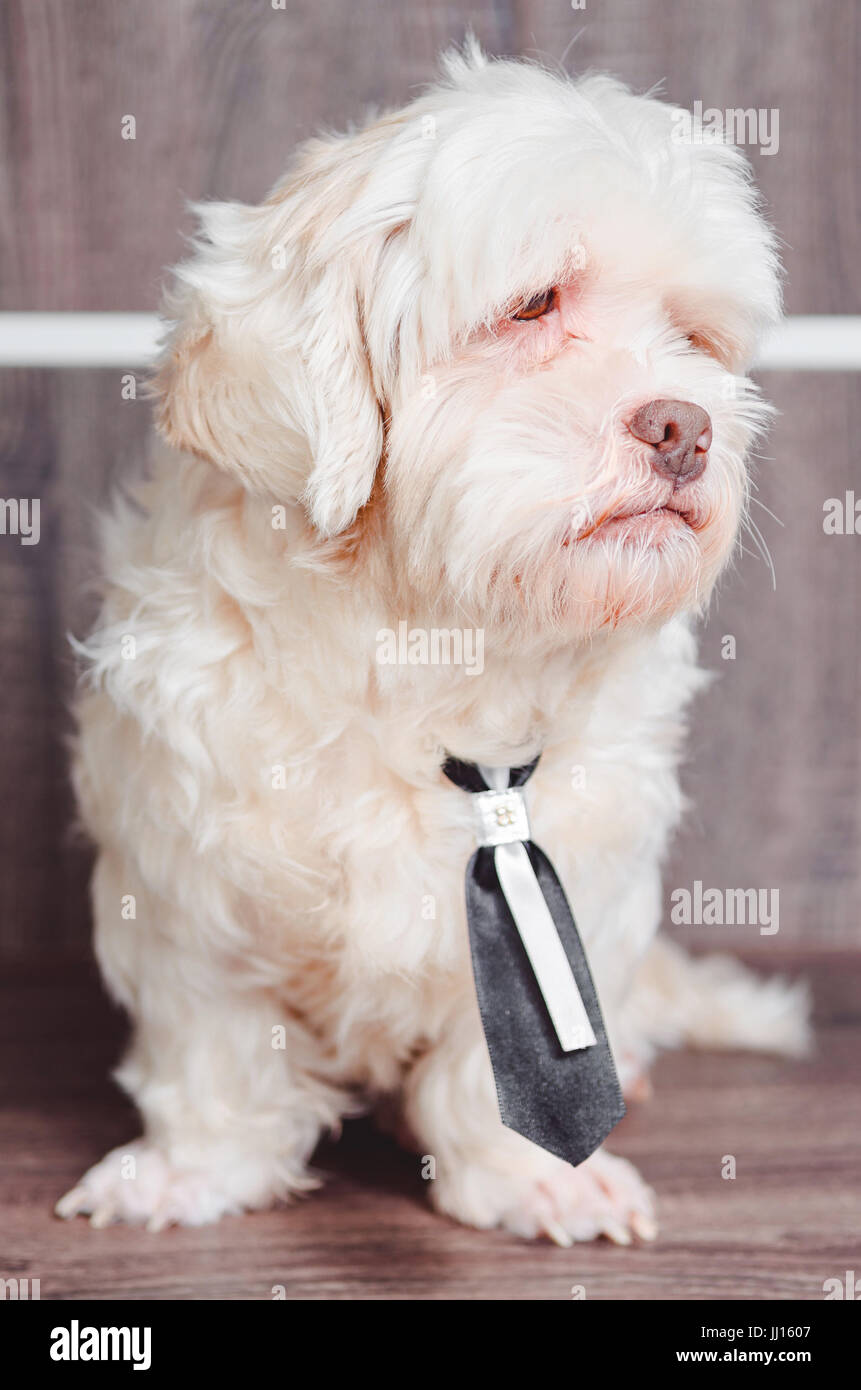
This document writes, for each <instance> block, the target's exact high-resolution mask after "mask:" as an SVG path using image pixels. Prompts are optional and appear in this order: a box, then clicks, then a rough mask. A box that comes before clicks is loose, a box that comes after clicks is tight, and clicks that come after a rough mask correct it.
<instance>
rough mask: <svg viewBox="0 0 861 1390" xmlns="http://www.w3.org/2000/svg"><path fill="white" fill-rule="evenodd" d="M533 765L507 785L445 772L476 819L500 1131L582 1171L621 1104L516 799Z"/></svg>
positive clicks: (480, 938)
mask: <svg viewBox="0 0 861 1390" xmlns="http://www.w3.org/2000/svg"><path fill="white" fill-rule="evenodd" d="M537 764H538V759H537V758H536V759H535V761H534V762H532V763H529V764H528V765H527V766H525V767H517V768H512V769H510V770H508V772H507V775H506V773H505V772H504V771H503V770H500V769H493V770H491V769H485V768H479V767H478V766H477V765H476V764H475V763H465V762H460V761H458V760H457V759H455V758H449V759H447V761H446V762H445V764H444V766H443V772H444V773H445V775H446V777H448V778H449V780H450V781H452V782H454V783H455V785H456V786H458V787H460V788H461V789H462V790H463V791H465V792H469V793H471V794H472V796H473V800H474V805H475V810H476V827H477V839H478V848H477V849H476V851H475V853H474V854H473V856H472V858H471V859H470V861H469V865H468V867H467V871H466V911H467V920H468V923H469V942H470V950H471V954H472V968H473V975H474V977H475V989H476V994H477V995H478V1007H479V1010H480V1013H481V1021H482V1024H483V1026H484V1035H485V1038H486V1040H487V1047H488V1051H489V1052H490V1060H491V1065H492V1067H493V1075H494V1080H495V1082H496V1093H497V1097H498V1099H499V1113H500V1116H501V1118H502V1122H503V1124H505V1125H507V1126H508V1127H509V1128H510V1129H514V1130H516V1131H517V1132H518V1133H519V1134H522V1135H524V1136H525V1137H526V1138H527V1139H531V1140H532V1142H533V1143H535V1144H539V1145H540V1146H541V1147H542V1148H543V1149H548V1150H549V1151H550V1152H551V1153H554V1154H556V1155H557V1156H558V1157H559V1158H562V1159H565V1161H566V1162H568V1163H573V1164H577V1163H582V1162H583V1160H584V1159H585V1158H588V1157H589V1155H590V1154H591V1153H594V1151H595V1149H597V1148H598V1146H599V1145H600V1144H601V1143H603V1141H604V1139H606V1137H607V1135H608V1134H609V1133H610V1130H611V1129H612V1128H613V1127H614V1125H616V1124H618V1122H619V1120H621V1118H622V1116H623V1115H624V1113H625V1102H624V1101H623V1099H622V1092H621V1089H620V1087H619V1080H618V1077H617V1075H616V1068H615V1065H614V1063H613V1055H612V1053H611V1051H610V1045H609V1043H608V1041H607V1033H606V1029H605V1027H604V1020H603V1018H602V1016H601V1009H600V1006H599V1004H598V997H597V995H596V993H595V986H594V984H593V982H592V976H591V974H590V971H589V966H588V963H587V961H586V955H585V952H584V950H583V943H582V942H581V940H580V934H579V932H578V931H577V927H576V924H575V922H574V918H573V916H572V914H571V909H570V908H569V906H568V901H567V899H566V897H565V893H564V892H563V889H562V885H561V884H560V882H559V879H558V878H557V877H556V873H555V871H554V869H553V866H552V864H551V863H550V861H549V859H548V858H547V856H546V855H545V854H543V853H542V851H541V850H540V849H539V848H538V847H537V845H534V844H533V843H532V840H531V839H530V832H529V822H528V819H527V816H526V804H525V799H524V796H523V792H522V790H521V788H522V787H523V786H524V784H525V783H526V782H527V781H528V779H529V778H530V777H531V775H532V773H533V772H534V771H535V768H536V766H537ZM500 772H501V773H502V775H501V777H500V776H499V774H500ZM487 779H493V782H494V786H491V785H489V781H488V780H487ZM500 780H501V781H502V783H503V785H502V786H500V785H499V781H500Z"/></svg>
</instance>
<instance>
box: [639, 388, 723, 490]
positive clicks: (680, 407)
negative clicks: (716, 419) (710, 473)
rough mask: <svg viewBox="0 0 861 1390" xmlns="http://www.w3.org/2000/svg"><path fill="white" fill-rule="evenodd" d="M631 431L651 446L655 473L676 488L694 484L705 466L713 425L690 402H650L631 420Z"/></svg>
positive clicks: (701, 411) (697, 407)
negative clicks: (671, 480)
mask: <svg viewBox="0 0 861 1390" xmlns="http://www.w3.org/2000/svg"><path fill="white" fill-rule="evenodd" d="M628 429H629V430H630V431H631V433H632V435H633V436H634V438H635V439H641V440H642V441H643V443H644V444H651V446H652V449H651V458H650V462H651V465H652V467H653V468H654V470H655V472H656V473H662V474H663V476H664V477H665V478H672V479H673V480H674V482H675V483H676V485H677V486H682V485H683V484H684V483H690V482H693V480H694V478H698V477H699V476H700V474H701V473H702V471H703V469H704V468H705V466H706V456H707V454H708V451H709V449H710V447H711V442H712V422H711V420H710V419H709V417H708V415H707V414H706V412H705V411H704V410H703V409H702V408H701V407H700V406H698V405H693V404H692V402H691V401H649V402H648V403H647V404H646V405H641V406H640V409H639V410H638V411H637V412H636V413H635V414H634V415H632V416H631V418H630V420H629V421H628Z"/></svg>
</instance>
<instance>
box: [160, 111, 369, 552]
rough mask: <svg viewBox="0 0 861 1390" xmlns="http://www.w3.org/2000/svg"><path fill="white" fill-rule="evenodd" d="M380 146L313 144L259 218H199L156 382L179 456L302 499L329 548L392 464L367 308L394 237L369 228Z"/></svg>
mask: <svg viewBox="0 0 861 1390" xmlns="http://www.w3.org/2000/svg"><path fill="white" fill-rule="evenodd" d="M376 143H378V140H376V141H375V139H374V137H373V131H371V132H364V133H362V134H360V135H356V136H347V137H335V138H332V139H329V140H319V141H313V142H311V143H310V144H309V145H308V146H306V147H305V148H304V150H303V151H302V154H301V157H300V159H299V160H298V161H297V164H296V166H295V167H294V169H293V171H292V173H291V174H290V175H288V177H287V179H285V181H284V182H283V183H282V184H281V185H279V186H278V187H276V189H275V190H274V192H273V193H272V195H271V196H270V197H269V199H268V200H267V201H266V202H265V203H264V204H262V205H261V206H260V207H248V206H245V205H244V204H240V203H211V204H203V205H200V206H198V207H197V208H196V212H197V214H198V216H199V218H200V224H201V233H200V235H199V237H198V239H196V241H195V243H194V249H195V254H194V256H193V257H192V258H191V259H190V260H189V261H187V262H185V263H184V264H183V265H181V266H180V267H179V268H178V270H177V272H176V287H175V290H174V291H173V293H172V294H171V295H169V296H168V301H167V315H168V317H169V318H170V319H172V320H174V327H173V330H172V333H171V337H170V339H169V341H168V343H167V346H166V349H165V353H164V356H163V359H162V362H161V365H160V368H159V371H158V374H157V376H156V378H155V381H154V394H155V395H156V396H157V397H158V401H159V405H158V426H159V429H160V430H161V432H162V434H163V435H164V437H165V438H166V439H167V440H168V441H169V443H171V444H173V445H174V446H176V447H178V448H180V449H184V450H189V451H191V452H193V453H196V454H199V455H203V456H204V457H206V458H208V459H211V460H212V461H213V462H214V463H216V464H218V465H220V466H221V467H223V468H226V469H230V470H232V471H234V472H235V473H238V474H239V475H240V476H241V477H242V479H243V481H244V483H245V484H246V486H247V487H249V488H250V489H252V490H255V491H258V492H265V493H267V494H269V495H271V496H272V497H274V498H277V499H278V500H280V501H294V500H299V499H301V500H302V501H303V502H304V504H305V506H306V508H307V511H308V513H309V516H310V517H311V520H312V521H313V523H314V524H315V526H317V527H318V528H319V530H320V531H321V532H322V533H323V534H324V535H327V536H331V535H335V534H337V533H338V532H339V531H342V530H343V529H344V528H345V527H347V526H349V525H350V524H351V522H352V521H353V520H354V519H355V517H356V514H357V512H358V510H359V509H360V507H361V506H362V505H363V504H364V503H365V502H366V501H367V500H368V497H369V496H370V493H371V489H372V486H373V481H374V474H375V471H376V468H377V465H378V463H379V460H380V456H381V452H382V442H383V426H382V412H381V407H380V403H379V401H378V399H377V396H376V394H375V390H374V383H373V374H372V371H371V365H370V362H369V360H368V354H367V350H366V345H365V342H364V334H363V326H362V304H363V302H364V296H365V287H366V286H367V285H368V283H369V276H370V274H371V273H372V271H373V266H374V263H375V253H376V251H377V249H378V246H379V241H380V238H383V239H384V238H385V235H386V228H385V225H380V222H379V219H377V220H376V221H374V222H373V225H372V226H371V227H370V228H363V226H362V219H361V217H357V216H356V215H355V208H356V206H357V204H358V205H359V206H360V205H361V189H362V186H363V183H364V181H365V180H366V178H367V171H368V167H369V164H370V160H371V156H372V151H373V149H374V146H375V144H376Z"/></svg>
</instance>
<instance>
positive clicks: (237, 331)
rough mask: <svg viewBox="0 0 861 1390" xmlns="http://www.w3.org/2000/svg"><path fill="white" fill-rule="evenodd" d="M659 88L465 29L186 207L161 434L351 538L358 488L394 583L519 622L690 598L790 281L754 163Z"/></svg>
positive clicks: (730, 536) (578, 630) (724, 553)
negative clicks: (187, 257)
mask: <svg viewBox="0 0 861 1390" xmlns="http://www.w3.org/2000/svg"><path fill="white" fill-rule="evenodd" d="M677 115H678V113H675V112H674V110H673V108H671V107H669V106H667V105H666V104H663V103H661V102H659V101H656V100H654V99H652V98H649V97H640V96H635V95H632V94H631V93H630V92H628V91H627V90H625V89H624V88H623V87H621V86H620V85H618V84H617V83H615V82H613V81H612V80H610V79H609V78H604V77H587V78H585V79H582V80H581V81H579V82H571V81H568V80H565V79H563V78H561V77H558V76H556V75H552V74H550V73H548V72H546V71H544V70H542V69H540V68H538V67H536V66H534V65H532V64H526V63H515V62H507V61H506V62H501V61H499V62H498V61H487V60H485V59H484V58H483V57H482V55H481V54H480V53H478V52H477V50H475V49H474V48H470V49H469V50H468V51H467V52H466V54H465V55H457V56H455V57H453V58H451V59H450V60H449V61H448V63H447V67H446V75H445V77H444V79H443V81H442V82H440V83H439V84H438V85H436V86H435V87H433V88H432V89H431V90H430V91H429V92H428V93H427V94H426V95H425V96H424V97H422V98H421V99H420V100H418V101H417V102H415V103H413V104H412V105H410V106H408V107H406V108H405V109H403V110H401V111H398V112H396V113H394V114H391V115H387V116H384V117H382V118H381V119H377V120H374V121H373V122H371V123H370V124H368V125H367V127H365V128H364V129H363V130H361V131H359V132H358V133H352V134H349V135H346V136H341V137H331V138H326V139H322V140H317V141H312V142H311V143H310V144H308V145H306V146H305V147H304V148H303V149H302V150H301V151H300V152H299V155H298V157H297V159H296V162H295V164H294V166H293V167H292V168H291V170H290V172H289V173H288V175H287V177H286V178H285V179H284V180H283V181H282V182H281V183H280V184H279V185H278V186H277V187H276V188H275V190H274V191H273V193H272V194H271V196H270V197H269V198H268V200H267V201H266V202H265V203H264V204H262V205H261V206H260V207H256V208H253V207H246V206H243V205H238V204H212V205H206V206H204V207H202V208H201V209H200V210H199V211H200V215H201V219H202V224H203V230H204V235H203V237H202V238H201V241H200V242H199V244H198V247H197V254H196V256H195V257H194V258H193V259H192V260H191V261H189V262H188V263H186V264H185V265H184V266H182V267H180V270H179V272H178V290H177V292H176V294H175V296H174V298H173V300H172V302H171V304H170V306H169V312H171V313H172V316H173V317H175V318H176V319H177V321H178V322H177V327H176V330H175V332H174V336H173V340H172V342H171V344H170V347H169V349H168V352H167V355H166V358H165V361H164V363H163V366H162V369H161V372H160V374H159V378H158V390H159V392H160V395H161V403H160V419H161V427H162V429H163V431H164V433H165V434H166V435H167V437H168V438H169V439H170V440H171V441H172V442H173V443H174V444H176V445H178V446H179V447H181V448H183V449H187V450H192V451H194V452H196V453H200V454H203V455H205V456H206V457H208V458H211V459H212V460H213V461H215V462H216V463H218V464H220V465H222V466H223V467H225V468H228V469H231V470H233V471H234V472H238V473H239V474H240V475H241V476H242V477H243V479H244V481H245V482H246V485H247V486H248V487H249V488H252V489H255V490H257V491H260V492H263V493H265V494H268V495H269V496H271V498H272V499H273V501H276V502H293V503H295V504H297V505H301V506H303V507H304V508H305V509H306V511H307V514H308V517H309V519H310V522H311V524H312V525H313V527H314V528H315V529H316V532H317V534H318V535H319V537H320V538H321V542H324V541H326V540H330V539H331V538H333V537H340V538H342V540H343V539H344V538H346V540H347V541H349V543H350V545H351V546H352V550H351V553H352V554H353V555H354V556H356V555H360V554H361V545H360V544H359V540H360V537H361V532H362V524H363V523H362V518H363V516H367V515H368V514H369V510H370V509H367V507H366V504H367V503H368V501H369V498H371V495H372V493H374V494H375V506H374V508H373V509H372V510H373V511H374V513H375V516H376V521H375V526H374V534H375V536H376V537H377V540H376V542H375V543H376V544H382V545H384V548H385V555H386V563H387V565H388V566H389V567H390V569H391V570H392V572H393V578H394V580H395V581H396V585H397V587H398V589H399V591H400V592H402V593H405V594H406V593H409V595H410V600H409V601H410V603H411V605H412V610H413V611H415V609H416V608H420V609H423V611H424V612H425V613H430V612H435V613H437V614H438V615H440V616H443V615H444V616H445V617H446V618H448V619H449V620H451V617H452V614H453V613H454V612H455V611H459V612H460V613H462V614H464V615H469V616H468V618H466V619H465V620H468V621H472V622H473V623H476V624H478V625H481V626H485V627H487V628H489V629H493V630H494V631H496V632H498V633H499V635H500V638H502V637H503V636H505V637H507V638H508V639H509V640H511V641H515V642H516V641H518V640H519V641H524V642H525V641H527V640H528V639H529V637H530V636H533V637H534V636H535V635H536V634H543V635H544V636H545V637H546V638H550V639H551V640H554V641H555V640H570V639H571V638H572V637H577V636H583V635H588V634H590V633H593V632H596V631H598V630H600V629H602V628H606V627H607V626H614V625H616V624H618V623H619V622H621V621H623V620H632V621H640V622H642V621H649V620H653V619H662V618H664V617H666V616H668V615H669V614H671V613H674V612H678V611H681V610H683V609H685V608H693V607H697V606H699V605H700V604H701V603H702V602H703V601H704V599H705V598H706V597H707V595H708V593H709V591H710V589H711V587H712V584H713V582H714V580H715V577H716V576H717V574H718V572H719V571H720V569H721V567H722V565H723V564H724V562H725V561H726V559H727V557H728V555H729V554H730V553H731V550H732V547H733V543H734V539H735V535H736V531H737V527H738V522H739V518H740V515H741V514H742V511H743V509H744V506H745V501H746V495H747V482H746V476H747V475H746V468H745V457H746V454H747V452H748V450H749V448H750V445H751V442H752V439H753V437H754V434H755V432H756V430H757V428H758V427H759V426H760V424H761V422H762V419H763V417H764V414H765V411H764V408H763V407H762V405H761V404H759V403H758V401H757V397H756V393H755V390H754V388H753V387H751V386H750V384H749V383H748V382H747V381H746V380H745V378H744V375H743V373H744V371H745V368H746V366H747V364H748V363H749V362H750V360H751V357H752V355H753V352H754V349H755V347H756V345H757V342H758V340H759V338H760V335H761V334H762V332H763V330H764V329H766V328H767V327H769V326H770V325H771V324H772V323H773V322H775V320H776V319H777V317H778V315H779V299H780V296H779V287H778V279H777V262H776V257H775V252H774V243H773V240H772V237H771V235H770V233H769V231H768V228H767V227H766V225H765V223H764V222H763V221H762V219H761V217H760V215H759V213H758V211H757V207H756V199H755V195H754V193H753V191H752V189H751V185H750V181H749V173H748V168H747V165H746V162H745V161H744V159H743V157H742V156H741V155H740V154H739V153H738V152H737V151H736V150H734V149H733V148H732V147H730V146H729V145H727V144H725V143H723V142H721V141H720V140H718V139H715V138H710V135H709V133H708V132H698V131H697V130H696V128H694V130H693V139H691V138H687V139H684V138H678V137H679V134H680V132H681V133H682V136H683V135H684V133H685V132H688V133H689V132H690V123H687V125H684V124H682V123H681V122H679V121H678V119H677ZM363 509H364V510H363ZM381 517H382V520H380V518H381ZM381 536H382V537H383V540H380V537H381Z"/></svg>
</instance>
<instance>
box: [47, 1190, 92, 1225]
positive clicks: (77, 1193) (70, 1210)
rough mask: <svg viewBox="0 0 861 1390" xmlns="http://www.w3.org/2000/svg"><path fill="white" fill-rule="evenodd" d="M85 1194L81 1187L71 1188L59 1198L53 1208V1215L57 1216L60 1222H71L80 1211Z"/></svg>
mask: <svg viewBox="0 0 861 1390" xmlns="http://www.w3.org/2000/svg"><path fill="white" fill-rule="evenodd" d="M85 1196H86V1193H85V1191H84V1189H83V1188H82V1187H80V1186H79V1187H72V1188H70V1190H69V1191H68V1192H67V1193H66V1194H65V1196H63V1197H61V1198H60V1200H59V1202H57V1204H56V1206H55V1207H54V1215H55V1216H59V1217H60V1219H61V1221H71V1220H72V1218H73V1217H75V1216H77V1215H78V1214H79V1212H80V1210H81V1203H82V1202H83V1200H84V1198H85Z"/></svg>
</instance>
